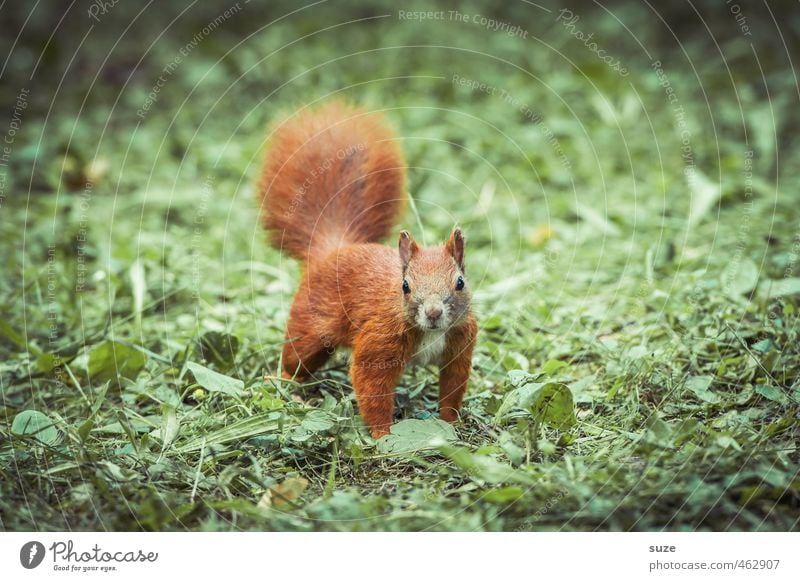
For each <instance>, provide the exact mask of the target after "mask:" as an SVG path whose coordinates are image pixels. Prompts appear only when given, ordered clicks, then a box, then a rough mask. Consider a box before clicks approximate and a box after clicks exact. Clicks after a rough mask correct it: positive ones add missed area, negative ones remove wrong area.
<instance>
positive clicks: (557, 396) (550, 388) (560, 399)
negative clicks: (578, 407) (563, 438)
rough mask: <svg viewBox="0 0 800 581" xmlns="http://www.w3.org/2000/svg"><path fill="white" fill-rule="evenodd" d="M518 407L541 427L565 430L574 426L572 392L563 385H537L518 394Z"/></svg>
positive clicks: (554, 383)
mask: <svg viewBox="0 0 800 581" xmlns="http://www.w3.org/2000/svg"><path fill="white" fill-rule="evenodd" d="M526 387H528V386H526ZM521 389H523V390H524V389H525V388H521ZM520 406H521V407H523V408H526V409H527V410H528V411H529V412H530V414H531V415H532V416H533V417H534V418H536V419H537V420H538V421H539V422H541V423H542V424H543V425H546V426H550V427H551V428H556V429H558V430H567V429H569V428H571V427H572V426H573V425H575V421H576V420H575V406H574V405H573V402H572V392H571V391H570V390H569V387H567V386H566V385H565V384H563V383H556V382H553V383H545V384H538V385H537V386H536V387H535V388H533V389H530V390H527V391H526V393H522V394H520Z"/></svg>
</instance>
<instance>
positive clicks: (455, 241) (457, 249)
mask: <svg viewBox="0 0 800 581" xmlns="http://www.w3.org/2000/svg"><path fill="white" fill-rule="evenodd" d="M444 247H445V250H447V253H448V254H450V256H452V257H453V259H454V260H455V261H456V264H458V268H460V269H461V272H464V233H463V232H461V228H458V227H456V228H453V233H452V234H450V239H449V240H448V241H447V244H445V246H444Z"/></svg>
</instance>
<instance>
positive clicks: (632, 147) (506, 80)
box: [0, 3, 800, 530]
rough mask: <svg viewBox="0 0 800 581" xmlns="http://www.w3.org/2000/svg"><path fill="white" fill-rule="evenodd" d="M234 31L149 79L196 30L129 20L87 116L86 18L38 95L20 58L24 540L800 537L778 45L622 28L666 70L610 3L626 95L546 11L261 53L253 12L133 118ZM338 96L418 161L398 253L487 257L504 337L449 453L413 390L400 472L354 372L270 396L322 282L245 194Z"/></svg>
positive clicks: (5, 232) (329, 19)
mask: <svg viewBox="0 0 800 581" xmlns="http://www.w3.org/2000/svg"><path fill="white" fill-rule="evenodd" d="M254 4H255V3H254ZM578 6H582V5H581V4H578ZM225 8H226V5H220V6H206V7H204V8H202V9H201V8H197V9H193V10H192V11H191V12H189V13H188V14H189V15H190V16H185V17H183V18H181V19H179V20H178V21H177V22H176V24H175V25H174V26H172V27H170V28H169V29H168V30H167V32H166V33H165V34H164V36H163V37H161V38H160V39H159V40H158V42H156V43H155V44H153V45H152V48H151V49H149V52H147V53H146V54H145V55H144V58H143V60H142V61H141V64H139V65H138V67H137V62H138V61H139V59H140V57H142V56H143V54H144V53H145V51H147V50H148V47H149V46H150V43H151V41H153V40H155V38H156V37H157V36H158V34H159V33H161V32H162V31H163V30H164V29H165V28H166V27H167V25H166V24H165V23H166V22H169V21H170V20H171V18H172V16H174V15H171V16H170V18H164V16H163V15H145V16H144V17H143V18H142V20H141V21H138V24H137V25H136V26H135V27H134V28H133V31H132V32H130V33H129V34H126V35H123V30H124V29H125V26H126V25H127V23H129V22H130V21H131V19H132V18H133V17H134V16H135V12H134V13H128V12H126V10H127V9H126V7H125V6H124V5H123V3H120V4H119V5H117V6H115V7H114V9H113V10H112V11H111V13H109V14H108V15H107V16H105V17H104V18H106V19H107V20H105V21H104V22H103V25H102V26H98V27H96V29H95V31H94V32H93V33H92V35H90V36H89V37H88V38H89V40H88V41H87V44H86V45H84V46H83V47H82V48H81V49H80V51H79V52H78V54H79V55H80V58H79V59H78V61H77V62H72V64H71V65H70V66H71V67H72V68H71V69H70V74H71V75H75V76H74V77H71V78H72V81H73V82H70V83H66V84H65V85H64V86H62V87H57V83H58V80H59V79H60V77H61V75H62V73H63V72H64V67H66V66H67V64H68V63H69V62H70V57H71V56H72V51H73V50H74V49H75V48H76V46H77V43H78V41H79V40H80V38H81V36H82V34H83V31H85V27H86V22H85V18H84V15H82V14H81V15H79V16H80V17H81V18H77V20H75V21H69V20H68V21H67V23H66V24H65V26H73V27H76V29H79V30H81V34H80V35H77V33H76V35H74V36H75V38H74V39H73V38H67V37H66V36H65V37H64V38H62V39H60V40H59V38H56V40H55V41H54V45H53V47H51V48H50V49H49V52H47V53H46V54H47V55H48V58H46V59H44V61H43V62H44V64H43V65H42V67H44V68H43V69H41V70H39V71H38V72H37V73H36V75H38V76H37V77H36V79H37V80H35V81H32V82H28V81H27V79H28V77H29V76H30V66H31V63H30V62H28V61H29V60H30V59H24V58H17V57H14V58H12V59H11V61H10V62H11V65H10V69H9V72H8V73H7V74H8V75H11V79H12V80H13V81H15V82H16V84H15V83H9V84H8V85H6V86H5V87H4V88H3V95H4V96H6V97H9V99H11V100H10V101H9V102H12V103H13V100H14V99H15V98H16V94H17V93H18V91H19V88H20V87H22V86H28V87H30V88H31V95H30V98H29V106H28V108H27V109H26V110H25V112H24V114H23V117H22V128H21V130H20V132H19V133H18V134H17V135H16V139H15V142H14V144H13V148H12V153H11V160H10V164H9V165H8V167H7V168H6V167H3V168H1V169H2V170H3V171H4V172H5V173H4V175H6V176H7V180H6V181H5V182H4V184H5V185H4V189H3V190H2V191H3V194H4V197H3V198H2V205H0V216H2V220H1V221H0V237H1V239H2V245H3V249H4V251H3V254H2V256H1V257H0V260H1V261H2V271H0V273H1V274H2V276H0V297H1V298H2V300H1V301H0V305H1V306H0V355H2V358H1V359H0V395H2V397H1V398H0V528H2V529H4V530H31V529H37V530H62V529H71V530H93V529H108V530H139V529H146V530H185V529H189V530H240V529H244V530H264V529H267V530H595V529H599V530H661V529H667V530H697V529H699V530H796V529H797V528H798V516H797V515H798V508H799V507H800V477H799V476H798V450H797V440H798V436H800V419H799V418H800V415H798V414H799V413H800V412H799V410H800V383H798V381H797V377H798V374H800V351H799V350H798V329H799V328H800V327H799V324H800V320H799V319H798V303H799V302H800V301H798V297H799V296H800V278H799V277H800V263H798V258H800V231H799V230H798V221H797V216H798V215H797V191H798V187H799V186H800V180H798V178H797V175H796V174H795V172H793V169H792V168H796V167H798V162H800V143H798V141H797V138H796V135H794V134H793V133H792V132H790V131H789V128H790V127H792V126H796V124H797V121H798V114H797V107H796V104H797V103H796V101H794V91H795V88H794V85H793V82H794V81H793V77H792V76H791V74H790V72H787V66H788V65H787V64H786V62H785V55H783V58H782V57H781V52H780V50H779V49H780V46H779V45H778V44H777V43H778V40H776V39H777V37H776V36H775V34H774V33H773V34H768V33H766V32H763V30H764V29H763V28H762V32H761V36H759V37H757V38H756V39H755V40H754V42H756V43H757V47H758V49H759V52H758V53H757V54H758V55H759V57H760V59H761V62H760V66H761V68H763V70H764V75H765V76H764V78H763V79H762V77H761V74H760V73H759V72H758V71H759V70H760V69H759V65H758V63H756V61H755V60H754V56H753V52H752V51H750V49H749V48H748V47H747V45H744V46H745V48H744V49H743V48H742V44H741V42H742V39H741V38H740V37H739V35H738V30H737V29H736V28H735V25H734V24H733V23H732V22H729V21H728V20H727V19H725V18H724V17H725V16H727V15H725V14H721V15H719V16H718V18H719V20H713V21H712V22H711V24H712V26H715V27H718V28H715V30H722V31H723V32H719V33H718V36H717V37H715V40H717V41H718V43H719V45H720V51H721V52H720V53H716V52H714V51H715V50H716V49H714V48H713V46H714V45H713V44H712V43H711V41H710V40H709V39H707V38H705V36H704V35H703V34H701V33H700V31H701V28H700V27H701V25H700V24H699V23H695V25H694V26H695V29H692V28H690V33H689V34H688V41H685V44H684V45H683V46H684V50H685V51H686V53H684V52H683V50H681V48H680V47H678V46H677V45H676V44H675V42H674V39H673V38H672V37H671V36H669V34H668V33H666V32H664V29H663V26H661V25H660V24H659V21H658V20H657V19H655V18H654V17H653V15H652V13H650V12H649V11H647V10H645V8H646V7H645V6H644V5H641V6H639V5H636V4H622V5H620V7H618V8H616V9H614V10H613V14H614V16H616V17H617V18H619V19H620V20H621V21H622V22H624V23H625V24H626V25H627V26H628V27H629V28H631V29H632V30H635V31H636V32H637V38H639V39H640V41H642V42H644V43H645V46H646V48H647V50H648V51H649V52H650V53H651V56H652V58H651V59H648V58H647V57H646V55H645V54H644V53H643V51H642V48H641V47H640V46H639V44H637V42H636V40H635V39H633V38H631V37H630V36H629V35H628V34H627V33H626V32H625V30H624V29H623V28H621V25H620V23H619V22H618V21H617V20H615V19H614V18H612V17H611V16H610V15H609V14H606V13H604V12H592V10H593V9H592V8H591V5H586V6H585V8H584V9H583V10H585V11H586V12H582V13H581V14H582V19H581V21H580V26H579V28H582V29H583V30H585V31H586V32H587V33H588V32H590V31H592V32H595V36H596V38H597V40H598V43H600V44H601V45H603V46H605V47H607V48H608V51H609V52H613V54H614V56H615V58H619V59H620V60H621V61H623V62H624V63H625V65H626V66H627V68H628V69H629V70H630V71H631V72H630V75H629V76H628V77H624V78H623V77H620V76H619V75H618V74H617V73H616V72H614V71H613V70H611V69H609V68H608V67H606V66H605V65H604V64H603V63H602V62H600V61H598V60H597V58H596V56H595V55H594V54H593V53H592V52H590V51H589V50H588V49H586V48H585V47H584V45H583V44H582V42H581V41H579V40H576V39H575V38H574V37H573V36H571V35H570V34H569V33H568V32H567V31H566V29H564V27H563V25H562V24H561V23H556V22H555V13H551V14H547V13H545V12H542V11H539V10H537V9H536V8H534V7H533V6H531V5H524V4H520V5H519V6H514V7H511V8H509V12H508V13H506V14H502V15H496V17H497V18H500V19H504V20H506V21H509V22H512V23H515V24H520V25H521V26H522V28H523V29H525V30H527V31H529V33H530V34H529V37H528V39H520V38H515V37H509V36H507V35H503V34H499V33H494V34H493V33H491V32H490V31H487V30H486V29H485V28H482V27H480V26H479V25H476V24H472V23H459V22H453V21H433V22H423V23H419V22H409V21H403V20H399V19H398V18H397V12H396V8H392V7H390V6H388V5H381V4H377V5H374V6H372V7H371V8H369V9H367V8H357V7H355V6H352V5H349V4H348V5H342V4H341V3H339V4H333V5H330V4H329V5H323V6H321V7H316V8H315V9H313V10H312V11H305V12H302V13H300V14H297V15H295V16H293V17H290V18H287V19H285V20H282V21H280V22H278V23H276V24H274V25H272V26H271V27H270V28H268V29H266V30H260V31H259V30H258V29H259V27H261V26H263V25H264V24H266V23H267V22H269V20H271V19H272V18H275V17H277V16H278V15H280V14H282V13H283V12H281V11H280V10H278V9H277V8H274V7H273V8H272V9H271V10H266V11H265V10H264V9H262V8H261V7H259V8H258V10H261V11H262V12H263V13H262V12H253V11H254V10H255V9H256V8H255V6H254V5H251V4H247V5H242V9H241V12H240V13H239V14H237V15H233V16H231V18H230V20H228V21H226V22H225V23H224V24H221V25H220V26H219V28H217V29H216V30H215V31H214V32H213V33H211V34H209V35H208V36H207V37H205V38H204V39H203V40H202V41H201V42H200V43H199V44H198V46H197V47H196V48H194V49H193V50H192V51H191V52H190V54H189V55H188V56H187V57H186V58H185V59H183V60H182V61H181V63H180V64H178V65H177V68H175V70H174V71H173V72H172V73H170V74H169V75H168V76H167V80H166V83H164V86H163V88H162V89H161V90H160V92H159V93H158V96H157V100H156V101H155V102H154V103H153V105H152V107H151V108H150V109H149V110H148V111H146V112H145V114H144V115H143V117H144V118H142V117H140V116H139V115H137V110H140V109H141V108H142V107H143V104H144V103H145V102H146V100H147V95H148V93H150V91H151V90H152V88H153V85H154V84H155V83H156V80H157V78H158V76H159V75H160V74H163V70H164V67H166V66H167V65H168V64H169V63H170V62H172V61H173V59H174V57H175V55H177V54H179V50H180V48H181V47H183V46H185V45H186V43H187V42H189V41H190V40H191V39H192V36H193V35H194V34H195V33H197V32H198V31H200V30H202V28H203V26H205V25H206V24H207V23H208V22H210V21H212V20H214V18H216V17H217V15H219V14H220V13H221V12H223V11H224V9H225ZM409 9H413V7H409ZM137 10H138V9H137ZM461 11H462V12H463V13H468V14H476V13H482V14H487V15H488V14H491V13H492V11H490V10H489V9H488V8H487V7H486V6H485V5H481V4H477V3H476V4H474V5H467V6H465V7H463V8H462V9H461ZM284 12H285V10H284ZM312 12H313V13H312ZM576 12H577V9H576ZM176 14H177V12H176ZM253 14H257V16H253ZM382 14H390V15H391V16H389V17H386V18H376V19H375V21H374V22H359V23H352V24H341V26H338V27H335V28H331V29H329V30H325V28H326V27H331V26H335V25H338V24H339V23H345V22H349V21H352V20H356V19H359V18H366V17H370V16H379V15H382ZM148 17H149V18H150V20H148ZM237 19H238V20H237ZM36 22H37V19H36V18H34V19H33V24H32V25H31V26H32V32H30V34H31V39H29V44H30V45H31V46H35V47H37V48H36V51H34V53H33V54H37V55H38V51H40V50H41V46H42V45H41V44H37V43H41V40H42V39H45V40H46V38H47V36H48V34H49V32H48V31H49V29H48V28H47V26H48V25H47V24H46V23H45V24H41V25H40V29H41V30H39V29H37V28H36ZM762 24H763V25H764V26H766V24H765V23H764V22H762ZM80 27H83V28H80ZM676 30H677V32H678V34H683V33H685V32H686V30H685V29H680V28H677V29H676ZM43 31H44V32H43ZM45 32H47V34H45ZM250 33H254V34H253V35H252V36H248V35H249V34H250ZM37 34H38V36H37ZM40 37H41V38H40ZM299 37H303V39H302V40H300V41H298V42H296V43H294V44H291V43H292V41H294V40H296V39H297V38H299ZM116 41H119V44H117V45H116V46H115V45H114V43H115V42H116ZM240 41H241V43H240ZM238 43H240V44H238ZM430 45H436V46H430ZM22 46H25V37H23V41H22ZM720 54H722V55H724V56H725V58H726V61H725V62H726V63H727V65H728V66H729V67H730V71H731V72H730V74H729V72H728V71H727V70H726V69H725V67H724V66H722V64H721V63H722V60H721V58H722V57H721V56H720ZM687 56H688V57H689V58H687ZM107 57H108V61H107V62H105V63H104V62H103V61H104V59H106V58H107ZM655 59H660V60H661V62H662V65H663V70H664V72H665V73H666V75H667V78H668V81H669V86H670V87H671V88H672V89H673V90H674V92H675V95H676V96H677V99H678V101H677V106H680V107H682V115H684V116H685V118H684V122H685V124H686V125H685V127H683V126H680V125H679V123H680V119H679V118H678V117H676V112H675V106H674V105H673V104H672V103H670V102H669V101H668V100H667V95H666V94H665V90H664V86H662V85H661V84H660V82H661V81H662V80H663V79H662V78H660V77H659V76H657V74H656V72H655V71H654V70H653V68H652V66H651V62H652V60H655ZM96 73H97V74H98V80H97V82H96V83H95V84H94V85H93V87H92V89H91V91H89V90H88V86H89V84H90V83H91V79H92V78H93V77H94V76H95V74H96ZM454 75H458V76H459V77H461V78H466V79H470V80H477V81H478V82H480V83H485V84H486V85H487V86H488V87H494V88H496V90H495V91H494V94H491V93H492V91H491V90H489V89H485V90H481V89H476V90H471V89H469V88H467V87H465V86H463V85H460V84H459V83H457V82H456V83H454V82H453V76H454ZM76 79H80V80H81V81H85V80H88V82H85V83H84V82H75V81H76ZM764 79H766V85H765V80H764ZM126 80H127V81H128V82H127V84H126ZM123 85H124V88H123ZM334 94H335V95H338V96H343V97H346V98H349V99H351V100H353V101H356V102H359V103H363V104H365V105H366V106H368V107H370V108H373V109H381V110H385V111H386V115H387V117H388V118H389V119H390V121H391V123H392V124H393V125H394V126H395V128H396V129H397V131H398V133H399V134H400V135H401V138H402V144H403V149H404V151H405V153H406V157H407V162H408V165H409V190H410V194H411V195H412V197H413V201H414V204H413V209H412V210H411V211H409V213H408V214H407V215H406V216H404V218H403V220H402V224H401V225H402V226H403V227H407V228H409V229H411V230H412V231H413V232H414V233H415V235H416V236H417V237H418V238H420V239H422V240H424V241H425V242H426V243H434V242H436V241H440V240H443V239H444V237H445V236H446V234H447V233H448V232H449V230H450V228H452V225H453V224H454V223H458V224H460V225H461V226H462V227H463V228H464V230H465V232H466V233H467V235H468V247H467V261H468V275H469V277H470V281H471V284H472V286H473V287H474V288H475V289H476V292H475V307H476V311H477V313H478V316H479V321H480V336H479V343H478V347H477V349H476V353H475V357H474V370H473V374H472V378H471V381H470V386H469V390H468V394H467V398H466V402H465V409H464V412H465V418H464V421H463V422H462V423H460V424H459V425H457V426H456V430H455V432H452V433H451V432H449V431H448V430H447V429H445V428H443V427H441V426H440V425H439V423H438V422H437V421H436V420H435V419H434V418H435V415H436V377H437V375H436V370H435V369H416V370H413V371H411V372H408V373H407V374H406V375H405V376H404V377H403V379H402V382H401V384H400V386H399V387H398V395H397V398H398V402H399V413H400V414H401V416H402V418H403V419H406V420H408V419H417V420H422V422H421V423H415V422H407V423H404V424H401V427H400V428H399V431H398V434H397V435H396V436H395V438H394V439H393V440H392V441H391V442H389V443H388V444H386V443H384V444H382V445H378V446H376V444H375V442H374V441H372V440H371V439H370V438H369V436H368V435H367V432H366V430H365V428H364V426H363V423H362V422H361V420H360V418H359V416H358V414H357V409H356V405H355V400H354V397H353V393H352V389H351V387H350V384H349V380H348V377H347V355H346V354H340V355H338V356H337V358H336V360H335V361H334V362H333V363H332V364H331V365H330V366H329V367H328V368H327V369H326V370H325V371H324V372H323V373H321V375H320V377H319V380H318V381H315V382H313V383H309V384H305V385H298V384H295V383H293V382H288V381H282V380H279V379H277V378H276V375H277V374H278V370H279V357H280V350H281V343H282V340H283V332H284V324H285V321H286V316H287V311H288V305H289V302H290V301H291V298H292V294H293V290H294V287H295V285H296V284H297V278H298V272H299V268H298V265H297V264H295V263H294V262H292V261H291V260H290V259H288V258H286V257H282V256H281V255H279V254H278V253H277V252H276V251H274V250H273V249H271V248H269V247H268V246H267V245H266V241H265V238H266V237H265V236H264V234H263V232H262V231H261V229H260V226H259V216H258V208H257V206H256V202H255V196H254V180H255V178H256V175H257V173H258V170H259V165H260V163H261V159H262V155H263V150H264V143H265V135H266V131H265V130H266V128H267V127H268V124H269V122H270V120H272V119H274V118H275V116H277V115H279V114H280V113H281V112H286V111H290V110H292V109H293V108H295V107H297V106H302V105H303V104H306V103H311V102H315V101H317V100H324V99H325V98H328V97H330V96H332V95H334ZM505 94H507V95H508V98H505V97H504V95H505ZM767 95H768V96H769V98H767ZM51 104H52V105H53V107H52V110H51V111H50V113H49V115H48V109H49V108H50V106H51ZM683 128H685V129H686V130H687V131H689V135H690V138H689V149H688V150H682V149H681V148H682V146H685V145H686V144H685V143H682V136H681V130H682V129H683ZM751 150H752V151H753V152H754V153H753V157H752V159H750V158H749V157H748V155H749V154H748V153H747V152H748V151H751ZM687 168H688V172H689V177H690V178H691V179H690V182H691V183H687V175H686V172H687ZM87 180H91V182H92V185H91V187H87V186H86V185H85V184H86V181H87ZM399 226H400V225H399ZM399 226H398V229H399ZM390 243H391V241H390ZM365 300H368V297H365ZM197 365H200V366H202V367H201V368H198V367H197ZM190 367H193V369H189V368H190ZM206 369H210V370H212V371H214V372H216V373H218V374H221V375H222V376H223V377H221V376H219V375H215V374H213V373H208V372H207V371H205V370H206ZM32 411H35V412H39V413H38V414H37V413H32ZM20 414H21V415H20ZM434 433H435V434H438V435H439V439H433V440H432V439H431V438H430V435H431V434H434Z"/></svg>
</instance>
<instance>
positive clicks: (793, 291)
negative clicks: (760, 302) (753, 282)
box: [758, 278, 800, 298]
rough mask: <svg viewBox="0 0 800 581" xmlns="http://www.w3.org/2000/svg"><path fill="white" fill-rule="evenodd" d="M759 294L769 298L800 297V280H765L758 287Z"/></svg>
mask: <svg viewBox="0 0 800 581" xmlns="http://www.w3.org/2000/svg"><path fill="white" fill-rule="evenodd" d="M758 293H759V295H761V296H764V297H767V298H777V297H785V296H789V295H800V278H783V279H781V280H765V281H764V282H762V283H761V284H760V285H759V286H758Z"/></svg>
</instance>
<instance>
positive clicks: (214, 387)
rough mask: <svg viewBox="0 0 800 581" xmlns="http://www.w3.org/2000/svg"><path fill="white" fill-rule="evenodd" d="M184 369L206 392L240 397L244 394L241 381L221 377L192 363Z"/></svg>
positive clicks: (206, 368) (224, 376) (187, 364)
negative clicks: (190, 373)
mask: <svg viewBox="0 0 800 581" xmlns="http://www.w3.org/2000/svg"><path fill="white" fill-rule="evenodd" d="M186 368H187V369H188V370H189V371H191V372H192V375H194V379H195V381H197V383H199V384H200V385H202V386H203V387H204V388H206V389H207V390H208V391H211V392H220V393H224V394H226V395H242V394H243V393H244V382H243V381H242V380H241V379H236V378H233V377H228V376H227V375H222V374H221V373H217V372H216V371H212V370H210V369H209V368H208V367H203V366H202V365H199V364H197V363H194V362H192V361H189V362H188V363H186Z"/></svg>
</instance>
